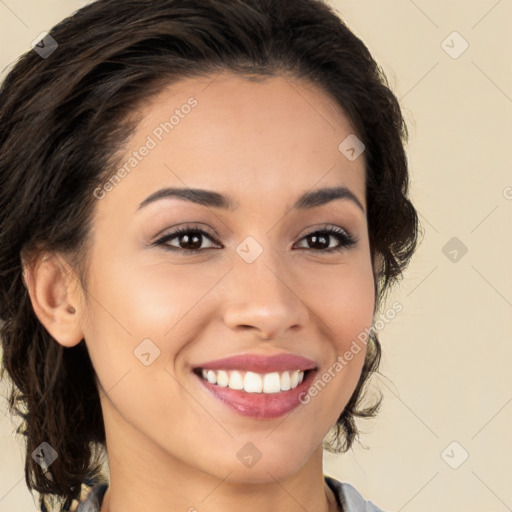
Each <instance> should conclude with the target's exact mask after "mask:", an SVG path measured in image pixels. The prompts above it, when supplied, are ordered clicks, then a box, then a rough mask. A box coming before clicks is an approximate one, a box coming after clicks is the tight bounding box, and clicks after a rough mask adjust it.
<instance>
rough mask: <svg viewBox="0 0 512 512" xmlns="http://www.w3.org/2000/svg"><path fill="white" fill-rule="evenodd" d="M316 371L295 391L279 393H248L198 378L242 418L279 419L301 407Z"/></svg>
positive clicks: (308, 375) (310, 373)
mask: <svg viewBox="0 0 512 512" xmlns="http://www.w3.org/2000/svg"><path fill="white" fill-rule="evenodd" d="M316 372H317V371H316V370H312V371H309V372H308V374H307V375H305V378H304V380H303V381H302V382H301V383H300V384H299V385H298V386H297V387H296V388H294V389H289V390H288V391H280V392H279V393H269V394H267V393H246V392H245V391H240V390H238V389H231V388H228V387H222V386H218V385H217V384H212V383H211V382H208V381H207V380H205V379H202V378H201V377H199V375H196V374H195V373H193V375H194V376H195V377H196V378H198V379H199V380H200V381H201V383H202V384H203V386H204V387H205V388H206V389H207V390H208V391H209V392H210V393H211V394H212V395H213V396H214V397H215V398H216V399H217V400H220V401H221V402H222V403H224V404H226V405H227V406H229V407H231V408H232V409H233V410H234V411H236V412H237V413H239V414H241V415H242V416H250V417H253V418H261V419H267V418H278V417H279V416H283V415H284V414H287V413H289V412H290V411H292V410H293V409H295V408H296V407H298V406H299V405H301V402H300V400H299V395H300V397H301V398H302V397H304V396H305V394H306V393H307V391H308V389H309V387H310V386H311V384H312V382H313V379H314V377H315V374H316Z"/></svg>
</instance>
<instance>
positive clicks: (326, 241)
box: [310, 235, 329, 249]
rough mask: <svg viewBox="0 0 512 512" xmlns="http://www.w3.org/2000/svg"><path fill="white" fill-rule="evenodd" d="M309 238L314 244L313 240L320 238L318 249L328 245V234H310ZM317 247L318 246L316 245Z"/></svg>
mask: <svg viewBox="0 0 512 512" xmlns="http://www.w3.org/2000/svg"><path fill="white" fill-rule="evenodd" d="M310 238H311V240H313V244H315V242H318V241H319V240H322V242H321V243H320V244H319V245H320V247H319V248H320V249H322V248H325V247H329V240H328V239H329V236H325V235H311V236H310ZM317 248H318V247H317Z"/></svg>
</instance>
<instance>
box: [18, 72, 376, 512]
mask: <svg viewBox="0 0 512 512" xmlns="http://www.w3.org/2000/svg"><path fill="white" fill-rule="evenodd" d="M191 96H193V97H194V98H195V99H196V100H197V102H198V104H197V106H196V107H195V108H194V109H192V111H191V112H190V114H188V115H187V116H184V118H183V119H180V122H179V124H178V125H177V126H175V127H174V129H173V130H172V131H171V132H170V133H169V134H165V135H164V137H163V138H162V141H161V142H158V144H157V146H156V147H155V148H154V149H152V150H151V151H150V152H149V154H148V155H147V156H146V157H144V158H143V159H142V160H141V161H140V162H139V163H138V165H137V166H136V168H134V169H133V170H132V171H131V172H130V173H129V174H128V175H127V176H126V177H125V178H124V179H123V180H122V181H121V182H120V183H119V184H117V185H116V186H115V187H114V188H113V190H111V191H109V192H108V193H107V194H105V196H104V197H103V198H102V199H101V200H98V203H97V206H96V210H95V214H94V219H93V232H92V237H93V244H92V249H91V253H90V254H89V259H88V272H87V285H88V286H87V293H86V292H85V291H84V290H82V289H81V287H80V286H79V284H78V282H77V280H76V277H75V274H74V273H73V272H72V271H71V269H70V267H69V265H68V264H67V262H66V260H65V259H64V257H63V256H61V255H54V254H49V255H47V259H46V260H40V261H39V264H38V265H35V266H34V267H31V268H30V269H27V274H26V279H27V281H28V287H29V292H30V296H31V300H32V303H33V306H34V310H35V312H36V314H37V315H38V317H39V319H40V320H41V322H42V323H43V325H44V326H45V327H46V329H47V330H48V331H49V332H50V334H51V335H52V336H53V337H54V338H55V339H56V340H57V341H58V342H59V343H61V344H62V345H64V346H66V347H71V346H73V345H76V344H77V343H79V342H80V341H81V339H82V338H85V341H86V344H87V347H88V350H89V353H90V356H91V360H92V363H93V365H94V368H95V370H96V373H97V376H98V384H99V387H100V396H101V403H102V409H103V415H104V420H105V428H106V434H107V449H108V454H109V466H110V488H109V490H108V491H107V494H106V496H105V500H104V503H103V507H102V509H101V512H121V511H123V512H135V511H140V510H146V511H148V512H156V511H162V510H168V511H187V510H189V509H190V510H193V509H192V508H191V507H195V509H197V510H201V511H205V512H206V511H207V512H220V511H223V512H225V511H226V510H238V509H239V508H240V506H243V509H244V511H245V512H252V511H261V510H279V511H281V512H292V511H293V512H298V511H303V510H311V511H312V510H315V511H323V512H326V511H332V510H336V505H335V501H334V497H333V495H332V493H331V492H330V490H329V489H328V487H327V485H326V484H325V482H324V477H323V470H322V441H323V439H324V437H325V436H326V435H327V433H328V432H329V430H330V428H331V427H332V426H333V425H334V423H335V422H336V419H337V418H338V416H339V415H340V413H341V412H342V410H343V408H344V407H345V405H346V403H347V402H348V400H349V398H350V396H351V395H352V393H353V390H354V388H355V386H356V384H357V381H358V378H359V375H360V373H361V369H362V365H363V361H364V355H365V351H364V349H363V350H361V351H360V352H359V353H358V354H356V355H354V358H353V359H352V360H351V361H350V363H349V364H348V365H347V366H345V367H344V368H343V370H342V371H340V372H339V373H337V374H336V377H335V378H333V379H332V380H331V381H330V382H329V383H328V384H327V385H326V386H325V388H324V389H322V390H321V391H320V392H319V393H318V395H317V396H316V397H314V398H312V399H311V401H310V402H309V403H308V404H307V405H301V406H299V407H298V408H296V409H295V410H293V411H292V412H291V413H289V414H288V415H287V416H283V417H280V418H276V419H267V420H262V419H255V418H247V417H244V416H241V415H239V414H237V413H236V412H234V411H232V410H231V409H229V408H228V407H227V406H225V405H224V404H222V403H220V402H219V401H217V400H215V399H214V398H212V397H211V396H210V395H209V393H208V392H207V391H206V390H205V389H204V388H203V385H202V384H201V382H200V381H199V380H198V379H197V377H196V376H195V375H193V374H192V368H194V367H195V366H198V364H199V363H201V362H205V361H210V360H213V359H218V358H223V357H227V356H231V355H237V354H243V353H246V352H250V353H257V354H273V353H275V352H289V353H294V354H298V355H302V356H304V357H308V358H310V359H313V360H314V361H316V362H317V365H318V368H319V375H322V373H324V372H325V371H326V370H327V369H328V368H329V367H331V366H332V365H333V363H334V362H335V361H336V357H337V356H338V355H343V354H344V353H345V351H346V350H347V349H348V348H349V347H350V344H351V342H352V341H353V340H354V339H355V338H356V337H357V335H358V334H359V333H360V332H361V331H363V330H364V329H365V328H369V327H370V325H371V322H372V318H373V314H374V299H375V297H374V275H373V272H372V263H371V258H370V247H369V241H368V226H367V221H366V215H365V213H364V212H363V211H362V210H361V209H360V208H359V207H358V206H357V205H356V204H355V203H354V202H352V201H350V200H347V199H342V200H334V201H332V202H330V203H328V204H325V205H322V206H319V207H316V208H312V209H310V210H304V211H299V210H292V205H293V203H294V202H295V201H296V199H297V198H298V197H299V196H300V195H301V194H302V193H304V192H306V191H311V190H314V189H318V188H322V187H331V186H340V185H343V186H346V187H347V188H349V189H350V190H351V191H352V192H353V193H354V194H355V195H356V196H357V198H358V199H359V201H360V202H361V204H362V205H363V207H364V208H365V209H366V202H365V171H364V154H363V156H361V157H359V158H357V159H356V160H355V161H349V160H348V159H347V158H345V156H344V155H343V154H342V153H340V151H339V150H338V146H339V144H340V143H341V141H343V140H344V139H345V138H346V137H347V136H348V135H350V134H351V133H353V129H352V128H351V126H350V123H349V121H348V120H347V118H346V117H345V116H344V115H343V112H342V111H341V110H340V109H339V108H338V107H337V106H336V105H335V104H334V102H333V101H332V100H331V99H330V98H329V97H328V96H326V95H325V94H324V93H323V92H321V91H320V90H318V89H316V88H315V87H314V86H312V85H310V84H308V83H305V82H303V81H299V80H296V79H291V78H286V79H285V78H282V77H272V78H269V79H266V80H264V81H259V82H253V81H249V80H247V79H244V78H241V77H238V76H235V75H232V74H228V73H224V74H221V75H218V76H215V77H213V76H212V77H209V78H208V79H206V78H201V79H188V80H186V81H182V82H179V83H177V84H174V85H172V86H170V87H168V88H166V89H165V90H163V91H162V92H161V93H159V94H158V95H157V96H155V97H153V98H151V99H150V100H149V101H148V102H147V103H146V104H145V105H143V107H142V110H141V113H142V114H143V118H142V121H141V122H140V124H139V125H138V128H137V130H136V132H135V133H134V134H133V136H132V138H131V139H130V140H129V141H128V143H127V145H126V147H125V150H126V156H125V158H124V159H123V158H122V161H123V162H124V161H126V160H127V158H129V156H130V155H131V154H132V152H133V151H135V150H138V149H139V148H140V147H141V146H142V145H144V143H145V142H146V140H147V137H148V135H151V134H152V132H153V130H154V129H155V127H157V126H158V125H159V124H160V123H161V122H163V121H165V120H168V119H169V117H170V115H171V114H172V112H173V111H174V110H175V109H176V108H180V107H181V106H182V105H183V104H185V103H186V102H187V100H188V99H189V98H190V97H191ZM153 138H154V137H153ZM164 187H191V188H202V189H208V190H214V191H217V192H221V193H224V194H227V195H229V196H231V197H232V199H233V200H234V201H236V202H237V203H238V204H239V206H238V209H237V210H235V211H233V212H230V211H227V210H222V209H217V208H212V207H205V206H201V205H198V204H193V203H191V202H188V201H184V200H180V199H169V198H167V199H162V200H159V201H156V202H154V203H151V204H149V205H147V206H146V207H144V208H142V209H140V210H138V207H139V204H140V203H141V202H142V201H143V200H144V199H146V198H147V197H148V196H149V195H151V194H152V193H154V192H156V191H157V190H159V189H161V188H164ZM185 225H186V226H187V227H189V226H190V227H199V228H201V229H205V230H206V231H207V233H209V235H211V237H212V238H211V239H209V238H208V236H204V235H203V238H202V242H201V241H199V242H198V244H202V245H199V248H200V250H201V251H202V252H199V253H198V254H195V255H191V254H190V253H187V249H186V247H188V246H187V239H186V237H185V238H183V237H181V238H180V237H178V238H174V239H173V240H169V241H168V242H167V245H168V246H174V247H176V248H178V250H179V251H181V252H178V251H175V252H173V251H170V250H167V249H166V248H165V246H163V245H162V246H152V245H151V244H152V242H154V241H156V240H157V239H158V238H160V237H161V236H163V235H164V234H167V233H170V232H172V231H173V230H174V228H176V227H177V226H179V227H184V226H185ZM326 226H327V227H331V226H332V227H336V226H337V227H340V228H343V229H345V230H346V231H348V232H349V233H350V234H351V235H352V236H354V237H355V238H356V239H357V243H356V244H355V245H354V246H352V247H349V248H343V249H342V250H341V251H339V252H331V253H329V252H327V250H326V249H325V248H320V249H318V248H315V247H318V246H315V243H314V241H313V242H312V241H311V238H310V237H306V235H310V234H311V233H314V232H317V231H318V230H320V229H321V228H325V227H326ZM248 236H251V237H253V238H254V239H255V240H256V241H257V242H258V244H259V245H260V246H261V248H262V249H263V252H262V254H261V255H260V256H259V257H258V258H257V259H256V260H255V261H254V262H252V263H250V264H249V263H247V262H246V261H245V260H244V259H243V258H241V257H240V256H239V254H238V253H237V252H236V248H237V247H238V246H239V245H240V244H241V243H242V241H244V239H245V238H246V237H248ZM308 240H309V241H308ZM327 240H328V241H329V244H330V246H329V247H335V246H337V245H339V243H340V242H339V239H338V238H337V237H336V236H333V235H331V236H330V237H329V238H328V239H327ZM180 241H181V245H180ZM219 246H220V248H219ZM180 247H185V249H183V248H182V249H179V248H180ZM311 247H312V248H311ZM72 308H74V309H75V311H74V312H73V309H72ZM146 338H149V339H151V340H152V342H153V343H154V344H155V345H156V346H157V347H158V349H159V350H160V355H159V357H157V358H156V359H155V360H154V361H153V362H152V363H151V364H150V365H149V366H145V365H144V364H142V363H141V362H140V361H139V359H137V357H135V356H134V350H135V349H136V347H137V346H139V345H140V343H141V342H142V340H144V339H146ZM249 442H250V443H253V444H254V445H255V446H256V447H257V449H258V450H259V451H260V452H261V454H262V457H261V459H260V460H259V461H258V462H257V463H256V464H255V465H254V466H252V467H247V466H245V465H244V464H242V463H241V462H240V460H239V459H238V457H237V452H238V451H239V450H240V449H241V448H242V447H244V446H245V445H246V443H249Z"/></svg>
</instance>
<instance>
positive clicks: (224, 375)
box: [217, 370, 229, 388]
mask: <svg viewBox="0 0 512 512" xmlns="http://www.w3.org/2000/svg"><path fill="white" fill-rule="evenodd" d="M217 384H218V385H219V386H221V387H223V388H225V387H227V385H228V384H229V375H228V372H225V371H224V370H220V371H218V372H217Z"/></svg>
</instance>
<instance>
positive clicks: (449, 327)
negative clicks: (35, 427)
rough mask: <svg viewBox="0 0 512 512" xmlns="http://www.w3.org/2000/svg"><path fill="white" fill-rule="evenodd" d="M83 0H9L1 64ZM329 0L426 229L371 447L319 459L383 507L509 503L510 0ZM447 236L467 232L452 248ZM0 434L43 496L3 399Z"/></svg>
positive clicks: (495, 509) (0, 16) (7, 489)
mask: <svg viewBox="0 0 512 512" xmlns="http://www.w3.org/2000/svg"><path fill="white" fill-rule="evenodd" d="M290 1H292V0H290ZM85 3H86V2H79V1H74V0H44V1H42V0H37V1H36V0H0V68H2V69H3V68H5V67H6V66H7V65H8V64H10V63H11V62H12V61H14V60H15V59H16V58H17V57H18V56H19V55H20V54H21V53H22V52H24V51H25V50H27V49H28V48H29V47H30V44H31V42H32V41H33V40H34V39H35V38H36V37H37V36H38V35H39V34H40V33H41V32H43V31H45V30H48V29H49V28H50V27H52V26H53V25H54V24H55V23H56V22H58V21H59V20H60V19H62V18H63V17H64V16H66V15H68V14H70V13H71V12H72V11H74V10H75V9H76V8H78V7H80V6H81V5H84V4H85ZM331 4H332V5H333V6H335V7H336V8H337V9H338V10H339V12H340V13H341V14H342V15H343V17H344V19H345V20H346V22H347V24H348V26H349V27H350V28H351V29H352V30H353V31H354V32H355V33H356V34H357V35H358V36H359V37H361V38H362V39H363V41H364V42H365V43H366V44H367V45H368V47H369V48H370V50H371V51H372V53H373V55H374V56H375V58H376V59H377V61H378V62H379V63H380V64H381V65H382V66H383V68H384V70H385V72H386V73H387V75H388V77H389V80H390V84H391V87H392V89H393V90H394V91H395V93H396V94H397V96H398V97H399V98H400V99H401V101H402V105H403V108H404V111H405V115H406V118H407V121H408V125H409V129H410V144H409V148H408V154H409V159H410V168H411V175H412V197H413V200H414V201H415V204H416V207H417V209H418V210H419V212H420V214H421V220H422V223H423V226H424V229H425V237H424V240H423V243H422V245H421V246H420V248H419V250H418V252H417V254H416V256H415V258H414V260H413V263H412V264H411V266H410V268H409V270H408V271H407V274H406V277H405V280H404V281H403V282H402V285H401V287H400V288H399V289H397V290H396V291H395V293H394V294H393V296H392V297H391V298H390V301H389V304H391V303H392V301H393V300H399V301H400V302H401V304H402V305H403V308H404V309H403V311H402V312H401V313H399V314H398V315H397V316H396V318H395V319H394V320H393V321H391V322H390V323H389V324H387V325H386V327H385V328H384V329H383V330H382V331H381V341H382V343H383V347H384V356H383V364H382V369H381V370H382V373H383V374H384V375H385V377H384V378H380V379H379V381H376V384H377V385H378V386H380V388H382V390H383V391H384V394H385V401H384V405H383V409H382V412H381V414H380V415H379V416H378V418H377V419H376V420H372V421H371V422H367V423H366V424H362V427H363V428H364V429H365V431H366V432H367V433H366V434H365V435H364V436H363V437H362V440H363V442H364V443H365V445H366V446H367V447H368V448H369V449H368V450H365V449H363V448H362V447H360V446H356V447H355V448H354V449H353V450H352V451H350V452H349V453H348V454H345V455H342V456H334V455H331V454H328V453H326V454H325V472H326V473H328V474H330V475H332V476H334V477H336V478H338V479H340V480H343V481H347V482H350V483H352V484H353V485H354V486H355V487H356V488H357V489H358V490H359V491H360V492H361V493H362V494H363V495H365V496H366V497H368V498H370V499H371V500H372V501H374V502H375V503H376V504H377V505H379V506H380V507H382V508H383V509H385V510H386V511H397V512H398V511H400V512H401V511H404V512H423V511H425V512H427V511H428V512H431V511H446V512H455V511H464V512H476V511H479V512H502V511H506V510H512V486H511V485H510V482H511V477H512V442H511V434H510V430H511V429H510V425H511V421H512V403H511V402H512V379H510V378H509V375H510V361H511V360H512V334H511V331H512V329H511V327H512V273H511V272H510V262H511V261H512V242H511V239H512V237H511V218H512V188H507V187H512V172H511V162H512V151H511V145H512V144H511V143H512V71H511V62H512V34H511V32H512V31H511V30H510V24H511V21H512V1H511V0H500V1H497V0H490V1H483V0H480V1H462V0H459V1H454V0H452V1H432V0H415V1H413V0H410V1H409V0H400V1H382V0H379V1H367V0H354V1H344V0H338V1H334V0H333V1H332V2H331ZM454 31H457V32H458V33H459V34H460V36H461V37H462V38H464V40H466V41H467V42H468V43H469V47H468V49H467V50H466V51H465V52H464V53H462V54H461V55H460V56H459V57H458V58H452V57H451V56H449V55H448V53H447V52H446V51H445V49H443V47H444V48H446V49H448V50H449V51H450V52H452V53H453V52H458V51H460V49H462V48H463V46H462V44H463V41H462V39H460V36H457V35H455V36H453V35H450V34H452V33H453V32H454ZM448 36H449V37H448ZM447 37H448V39H447V40H446V43H444V45H443V46H442V42H443V41H444V40H445V39H446V38H447ZM453 237H457V238H458V239H459V242H457V243H460V242H462V243H463V244H465V246H466V247H467V248H468V252H467V253H466V254H465V255H463V256H462V257H461V253H460V252H458V254H457V261H455V262H454V261H451V260H450V259H449V258H448V257H447V256H445V254H444V253H443V248H444V247H445V244H447V243H448V241H449V240H450V239H452V238H453ZM452 250H453V247H451V246H448V248H447V249H445V252H446V253H449V251H452ZM448 256H450V258H454V257H455V253H453V252H452V254H451V255H450V254H448ZM4 405H5V400H2V404H1V406H0V410H1V411H2V412H3V411H5V407H4ZM507 427H508V428H507ZM454 441H455V442H456V443H457V444H455V445H454V444H451V443H452V442H454ZM0 446H1V451H0V510H2V511H9V512H22V511H23V512H30V511H33V510H36V509H35V507H34V503H33V500H32V497H31V495H30V494H29V493H28V491H27V489H26V487H25V483H24V475H23V465H22V454H23V450H22V446H21V444H19V443H16V442H15V438H14V435H13V425H12V423H11V422H10V420H9V419H8V418H7V417H6V416H5V415H4V414H1V413H0ZM466 452H467V453H468V454H469V456H468V458H467V459H466V460H465V461H464V462H462V461H463V458H464V456H465V453H466ZM461 462H462V464H461ZM450 464H451V466H454V467H456V469H454V468H452V467H451V466H450ZM459 464H460V465H459ZM457 466H458V467H457Z"/></svg>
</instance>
